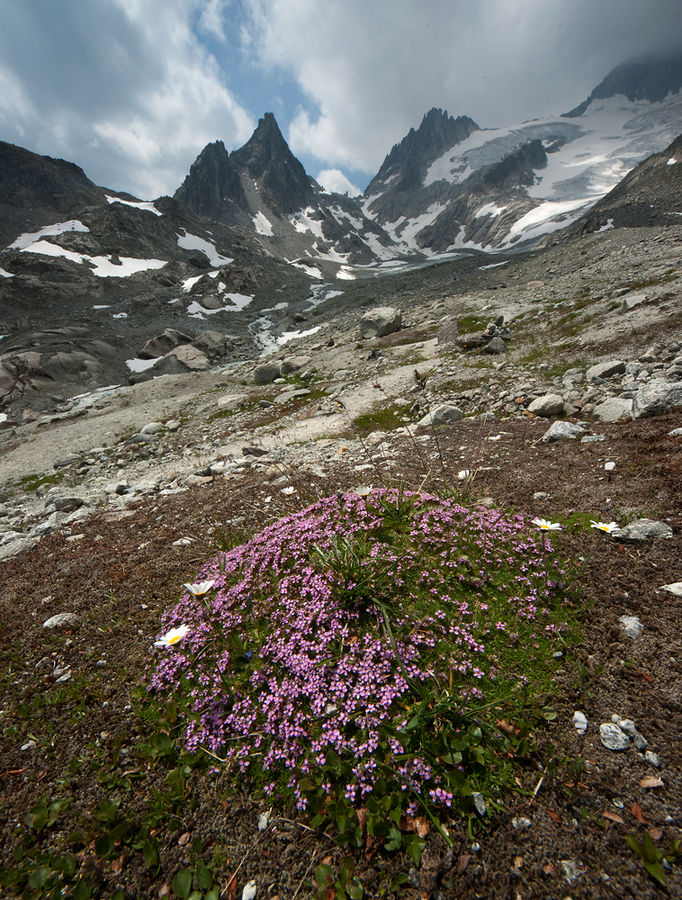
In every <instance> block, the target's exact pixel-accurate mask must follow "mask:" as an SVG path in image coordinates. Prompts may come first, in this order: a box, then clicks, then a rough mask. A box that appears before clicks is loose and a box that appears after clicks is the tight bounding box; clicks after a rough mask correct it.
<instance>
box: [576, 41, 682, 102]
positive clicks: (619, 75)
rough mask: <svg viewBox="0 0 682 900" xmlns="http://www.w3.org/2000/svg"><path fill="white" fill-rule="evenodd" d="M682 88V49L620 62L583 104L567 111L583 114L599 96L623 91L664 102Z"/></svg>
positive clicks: (611, 95) (634, 96)
mask: <svg viewBox="0 0 682 900" xmlns="http://www.w3.org/2000/svg"><path fill="white" fill-rule="evenodd" d="M681 89H682V53H676V54H673V55H671V56H664V57H660V58H654V59H641V60H635V61H632V62H627V63H623V64H622V65H620V66H616V68H615V69H613V70H612V71H611V72H609V74H608V75H607V76H606V78H604V80H603V81H601V82H600V83H599V84H598V85H597V86H596V87H595V89H594V90H593V91H592V93H591V94H590V96H589V97H588V98H587V99H586V100H583V102H582V103H581V104H579V105H578V106H576V107H575V109H572V110H571V111H570V112H567V113H564V115H565V116H566V117H567V118H575V117H576V116H582V115H583V113H584V112H585V111H586V109H587V108H588V106H589V105H590V104H591V103H593V102H594V101H595V100H605V99H606V98H607V97H615V96H617V95H618V94H622V95H623V96H624V97H627V98H628V100H630V101H631V102H634V101H635V100H648V101H649V102H650V103H660V102H661V101H662V100H665V98H666V97H667V96H668V95H669V94H676V93H678V92H679V91H680V90H681Z"/></svg>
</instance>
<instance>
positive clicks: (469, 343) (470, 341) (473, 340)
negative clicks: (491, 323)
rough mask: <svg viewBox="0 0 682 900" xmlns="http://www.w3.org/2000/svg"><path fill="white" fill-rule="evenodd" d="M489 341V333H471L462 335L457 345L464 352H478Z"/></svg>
mask: <svg viewBox="0 0 682 900" xmlns="http://www.w3.org/2000/svg"><path fill="white" fill-rule="evenodd" d="M489 341H490V334H488V332H487V331H470V332H469V333H468V334H460V336H459V337H458V338H457V341H456V343H457V346H458V347H461V348H462V350H477V349H478V348H479V347H483V346H485V345H486V344H487V343H488V342H489Z"/></svg>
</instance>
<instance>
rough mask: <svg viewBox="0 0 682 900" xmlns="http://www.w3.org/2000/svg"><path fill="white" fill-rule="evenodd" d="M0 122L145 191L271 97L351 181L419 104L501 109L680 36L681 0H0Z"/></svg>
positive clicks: (272, 105)
mask: <svg viewBox="0 0 682 900" xmlns="http://www.w3.org/2000/svg"><path fill="white" fill-rule="evenodd" d="M0 22H1V23H2V27H1V28H0V140H3V141H8V142H10V143H13V144H18V145H19V146H22V147H26V148H27V149H29V150H33V151H35V152H37V153H41V154H45V155H48V156H54V157H61V158H63V159H68V160H70V161H71V162H75V163H77V164H78V165H80V166H81V167H82V168H83V169H84V170H85V172H86V174H87V175H88V177H90V178H91V179H92V180H93V181H94V182H95V183H96V184H99V185H102V186H105V187H108V188H113V189H114V190H118V191H127V192H129V193H131V194H133V195H134V196H136V197H139V198H142V199H153V198H155V197H158V196H161V195H162V194H173V193H174V192H175V190H176V189H177V188H178V187H179V186H180V184H181V183H182V181H183V179H184V177H185V175H186V174H187V172H188V171H189V167H190V165H191V164H192V162H193V161H194V159H195V158H196V157H197V155H198V154H199V153H200V152H201V150H202V148H203V147H204V146H205V145H206V144H207V143H209V142H210V141H214V140H222V141H223V142H224V143H225V146H226V147H227V149H228V151H232V150H236V149H237V148H238V147H241V146H242V145H243V144H244V143H245V142H246V141H247V140H248V139H249V137H250V136H251V134H252V133H253V129H254V128H255V127H256V125H257V123H258V120H259V118H260V117H262V116H263V114H264V113H265V112H273V113H274V114H275V117H276V119H277V122H278V124H279V126H280V129H281V131H282V133H283V135H284V137H285V138H286V140H287V141H288V143H289V146H290V147H291V150H292V151H293V153H294V154H295V155H296V156H297V157H298V158H299V159H300V160H301V162H302V163H303V165H304V166H305V168H306V171H307V172H308V173H309V174H310V175H312V176H313V177H314V178H316V179H317V180H318V181H319V182H320V183H321V184H322V185H323V186H324V187H327V188H328V189H330V190H339V191H341V192H344V191H348V192H349V193H350V194H353V193H356V192H358V191H361V190H363V189H364V188H365V187H366V185H367V183H368V182H369V180H370V179H371V178H372V176H373V175H375V174H376V172H377V171H378V169H379V167H380V165H381V163H382V161H383V159H384V157H385V156H386V154H387V153H388V152H389V151H390V149H391V147H392V146H393V145H394V144H395V143H398V142H399V141H400V140H401V139H402V138H403V137H404V136H405V135H406V134H407V132H408V131H409V130H410V128H417V127H418V126H419V123H420V122H421V120H422V118H423V116H424V115H425V113H426V112H428V110H429V109H431V108H432V107H434V106H436V107H440V108H442V109H445V110H447V111H448V112H449V113H450V115H453V116H457V115H468V116H471V118H472V119H474V121H475V122H476V123H477V124H478V125H479V126H480V127H482V128H495V127H504V126H509V125H514V124H520V123H521V122H523V121H525V120H527V119H531V118H537V117H540V116H545V115H557V114H559V113H562V112H566V111H567V110H569V109H572V108H573V107H574V106H576V105H577V104H578V103H579V102H580V101H582V100H583V99H585V97H587V96H588V94H589V93H590V91H591V90H592V88H593V87H595V86H596V84H598V83H599V82H600V81H601V80H602V78H603V77H604V76H605V75H606V74H607V73H608V72H609V71H610V70H611V69H612V68H614V67H615V66H616V65H618V64H620V63H621V62H625V61H627V60H628V59H631V58H633V57H637V56H640V55H644V54H650V53H653V52H661V51H662V52H665V51H669V50H670V49H672V45H671V41H673V40H675V41H677V42H678V46H679V45H680V44H682V3H680V0H0Z"/></svg>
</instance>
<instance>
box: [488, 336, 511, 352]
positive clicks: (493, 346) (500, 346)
mask: <svg viewBox="0 0 682 900" xmlns="http://www.w3.org/2000/svg"><path fill="white" fill-rule="evenodd" d="M506 349H507V345H506V344H505V342H504V341H503V340H502V338H501V337H494V338H493V339H492V340H491V341H489V342H488V343H487V344H486V345H485V347H484V348H483V351H484V352H485V353H490V354H494V355H496V354H498V353H504V352H505V351H506Z"/></svg>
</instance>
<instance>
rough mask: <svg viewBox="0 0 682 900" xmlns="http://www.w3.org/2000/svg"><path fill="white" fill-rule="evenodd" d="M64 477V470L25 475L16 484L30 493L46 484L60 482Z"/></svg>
mask: <svg viewBox="0 0 682 900" xmlns="http://www.w3.org/2000/svg"><path fill="white" fill-rule="evenodd" d="M63 477H64V473H63V472H53V473H52V474H51V475H24V476H23V478H20V479H19V480H18V481H17V482H16V485H17V487H20V488H22V489H23V490H24V491H26V493H27V494H30V493H33V492H34V491H37V490H38V488H39V487H41V486H42V485H44V484H50V485H53V484H59V482H60V481H61V480H62V478H63Z"/></svg>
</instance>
